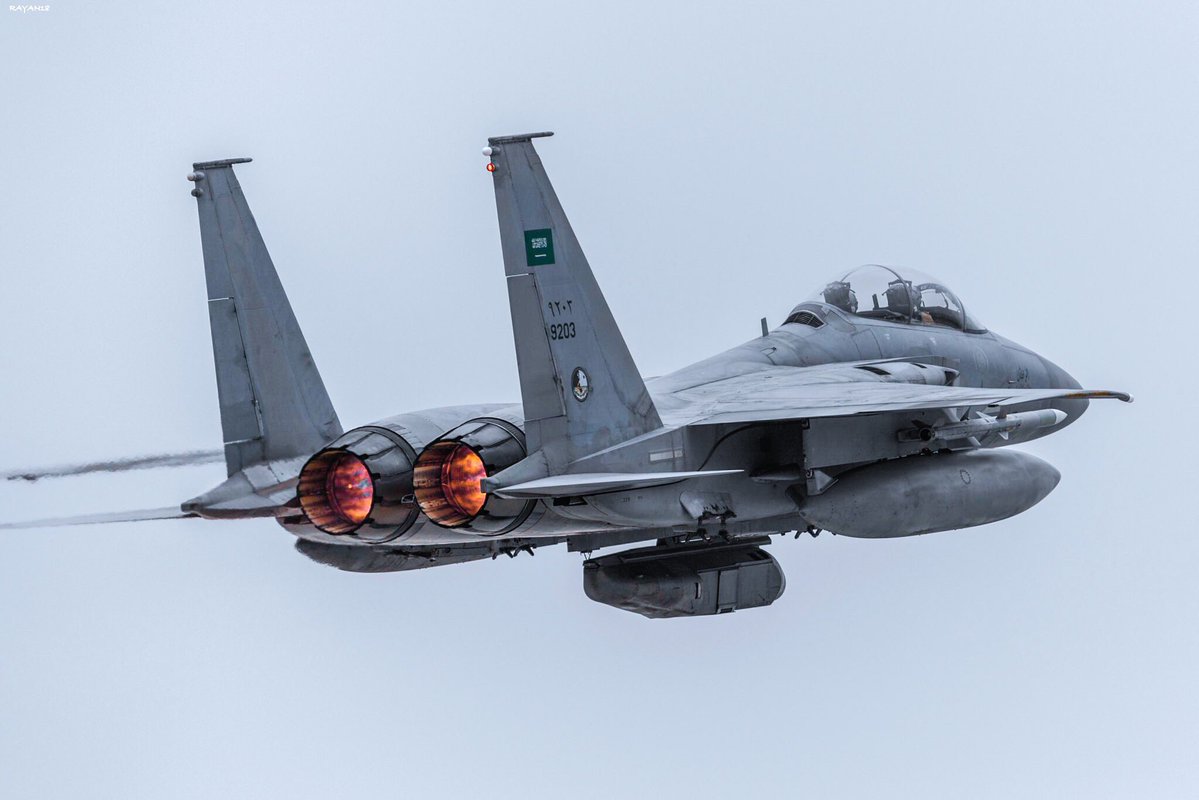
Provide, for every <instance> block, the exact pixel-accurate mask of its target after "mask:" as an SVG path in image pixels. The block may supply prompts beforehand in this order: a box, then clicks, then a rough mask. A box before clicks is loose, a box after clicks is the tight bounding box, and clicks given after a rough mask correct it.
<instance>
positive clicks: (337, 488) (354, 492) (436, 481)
mask: <svg viewBox="0 0 1199 800" xmlns="http://www.w3.org/2000/svg"><path fill="white" fill-rule="evenodd" d="M524 457H525V439H524V433H523V432H522V431H521V430H520V428H518V427H517V426H515V425H513V424H511V423H508V422H505V421H504V420H500V419H493V418H479V419H473V420H470V421H468V422H465V423H463V424H462V425H459V426H458V427H457V428H454V429H453V430H451V431H449V432H448V433H446V434H443V435H442V436H441V437H440V438H438V439H436V440H435V441H433V442H431V443H430V444H429V445H428V446H426V447H425V448H424V449H423V450H422V451H421V453H420V455H419V456H417V454H416V450H415V449H414V448H413V447H412V446H411V445H410V444H409V443H408V442H407V441H406V440H405V439H404V437H403V436H401V435H400V434H399V433H397V432H396V431H393V430H391V429H389V428H385V427H377V426H367V427H363V428H357V429H355V430H352V431H350V432H348V433H346V434H343V435H342V436H341V437H339V438H338V439H336V440H335V441H334V442H333V443H332V444H330V445H329V446H328V447H326V448H325V449H324V450H321V451H320V452H319V453H317V454H316V455H315V456H313V457H312V458H311V459H309V460H308V463H307V464H305V465H304V468H303V469H302V470H301V471H300V478H299V484H298V487H297V496H298V499H299V502H300V509H301V510H302V511H303V512H304V516H305V517H306V518H307V520H308V521H309V522H311V523H312V524H313V525H314V526H315V527H316V528H317V529H318V530H320V531H323V532H324V533H329V534H334V535H353V536H354V537H355V538H357V539H361V540H363V541H367V542H372V543H384V542H390V541H392V540H394V539H396V538H398V537H399V536H401V535H402V534H403V533H405V532H406V531H407V530H408V529H409V528H411V527H412V526H413V524H414V523H415V522H416V520H417V518H418V517H419V515H420V513H421V512H423V513H424V514H425V516H426V517H428V519H429V521H430V522H432V523H434V524H435V525H439V526H441V527H443V528H458V529H461V530H467V531H471V532H474V533H480V534H484V535H494V534H499V533H506V532H508V531H511V530H513V529H514V528H516V527H517V526H518V525H520V524H521V523H522V522H524V521H525V519H527V518H528V516H529V514H530V513H532V511H533V506H534V503H533V502H532V501H524V500H508V499H504V498H500V497H496V496H494V495H490V494H488V493H487V492H484V491H483V490H482V488H481V486H480V482H481V481H482V480H483V478H486V477H488V476H489V475H494V474H496V473H497V472H499V471H500V470H503V469H507V468H508V467H510V466H512V465H513V464H515V463H516V462H517V461H520V460H521V459H522V458H524Z"/></svg>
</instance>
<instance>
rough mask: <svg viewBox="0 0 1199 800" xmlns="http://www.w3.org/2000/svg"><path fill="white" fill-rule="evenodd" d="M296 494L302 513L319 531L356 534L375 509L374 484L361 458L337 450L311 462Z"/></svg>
mask: <svg viewBox="0 0 1199 800" xmlns="http://www.w3.org/2000/svg"><path fill="white" fill-rule="evenodd" d="M296 494H297V496H298V498H299V501H300V510H302V511H303V512H304V516H305V517H307V519H308V521H309V522H311V523H312V524H313V525H315V526H316V527H317V529H318V530H321V531H324V532H325V533H334V534H343V533H353V532H354V531H356V530H358V529H359V528H360V527H362V524H363V523H364V522H366V519H367V517H369V516H370V513H371V508H373V507H374V502H375V481H374V478H372V477H371V473H370V469H368V468H367V466H366V464H365V463H364V462H363V461H362V459H361V458H359V457H358V456H356V455H354V454H353V453H351V452H349V451H348V450H342V449H341V448H337V447H334V448H329V449H328V450H322V451H320V452H319V453H317V454H316V455H315V456H313V457H312V458H310V459H308V463H307V464H305V465H304V468H303V469H302V470H300V479H299V483H298V485H297V486H296Z"/></svg>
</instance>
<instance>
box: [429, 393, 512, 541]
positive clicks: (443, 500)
mask: <svg viewBox="0 0 1199 800" xmlns="http://www.w3.org/2000/svg"><path fill="white" fill-rule="evenodd" d="M524 457H525V435H524V433H523V432H522V431H521V430H520V428H518V427H516V426H515V425H512V424H511V423H508V422H505V421H503V420H500V419H494V418H491V417H481V418H479V419H473V420H470V421H469V422H464V423H463V424H461V425H459V426H458V427H457V428H454V429H453V430H452V431H450V432H449V433H447V434H445V435H444V436H442V437H441V438H440V439H438V440H436V441H434V442H432V443H431V444H430V445H429V446H428V447H426V448H425V449H424V451H422V452H421V454H420V457H419V458H417V459H416V469H415V473H414V478H413V487H414V493H415V495H416V502H417V505H419V506H420V510H421V511H423V512H425V516H426V517H428V518H429V520H430V521H431V522H432V523H434V524H435V525H440V526H441V527H443V528H459V529H461V530H465V531H471V532H474V533H481V534H485V535H495V534H499V533H507V532H509V531H511V530H514V529H515V528H516V527H517V526H519V525H520V524H521V523H522V522H524V521H525V520H526V519H527V518H528V516H529V514H531V513H532V511H533V506H534V501H532V500H510V499H505V498H502V497H497V496H495V495H494V494H488V493H487V492H485V491H483V489H482V488H481V487H480V486H479V483H480V481H482V480H483V479H484V478H486V477H487V476H489V475H494V474H496V473H497V472H499V471H500V470H504V469H507V468H508V467H510V466H512V465H513V464H515V463H516V462H517V461H520V460H521V459H523V458H524Z"/></svg>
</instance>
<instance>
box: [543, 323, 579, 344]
mask: <svg viewBox="0 0 1199 800" xmlns="http://www.w3.org/2000/svg"><path fill="white" fill-rule="evenodd" d="M548 327H549V331H550V340H551V341H555V342H556V341H558V340H560V339H573V338H575V324H574V323H573V322H551V323H550V324H549V326H548Z"/></svg>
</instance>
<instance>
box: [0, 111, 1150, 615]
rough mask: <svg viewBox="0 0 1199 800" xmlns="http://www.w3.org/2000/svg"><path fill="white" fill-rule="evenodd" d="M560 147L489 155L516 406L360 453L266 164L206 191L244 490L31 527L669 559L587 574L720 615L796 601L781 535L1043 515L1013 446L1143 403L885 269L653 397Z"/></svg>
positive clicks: (427, 551)
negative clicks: (580, 225)
mask: <svg viewBox="0 0 1199 800" xmlns="http://www.w3.org/2000/svg"><path fill="white" fill-rule="evenodd" d="M549 135H550V134H549V133H533V134H524V135H520V136H499V137H495V138H493V139H490V140H489V144H488V146H487V147H486V148H485V149H484V150H483V154H484V155H485V156H486V157H487V158H488V162H487V165H486V166H487V170H488V171H489V172H490V173H491V176H492V180H493V183H494V187H495V200H496V210H497V212H498V215H499V227H500V241H501V245H502V248H503V260H504V273H505V275H506V276H507V283H508V301H509V305H510V308H511V315H512V333H513V338H514V340H515V343H516V359H517V368H518V371H519V377H520V391H521V402H520V403H478V404H475V405H465V406H454V407H449V408H431V409H425V410H421V411H413V412H410V413H406V414H400V415H398V416H394V417H390V418H388V419H384V420H380V421H378V422H373V423H370V424H367V425H363V426H361V427H357V428H353V429H352V430H349V431H347V430H345V429H344V428H343V427H342V424H341V422H340V420H339V419H338V417H337V412H336V411H334V409H333V405H332V403H331V402H330V401H329V395H328V394H327V393H326V391H325V386H324V384H323V383H322V381H321V377H320V374H319V373H318V372H317V368H316V364H314V363H313V359H312V355H311V353H310V352H309V350H308V345H307V344H306V343H305V341H304V335H303V333H301V331H300V326H299V324H298V323H297V322H296V318H295V316H294V314H293V313H292V309H291V306H290V304H289V303H288V300H287V296H286V295H285V294H284V291H283V287H282V285H281V284H280V282H279V277H278V275H277V274H276V272H275V267H274V265H273V264H272V262H271V258H270V256H269V255H268V253H267V249H266V245H265V244H264V243H263V240H262V237H261V235H260V234H259V232H258V227H257V225H256V223H255V222H254V217H253V216H252V215H251V213H250V208H249V206H248V205H247V203H246V199H245V196H244V195H243V194H242V190H241V187H240V186H239V184H238V181H237V177H236V176H235V174H234V170H233V167H234V165H235V164H239V163H243V162H246V161H249V159H229V160H224V161H210V162H203V163H197V164H195V165H193V166H194V170H195V171H194V172H192V173H191V174H190V175H188V180H190V181H192V182H193V183H194V184H195V188H193V189H192V195H194V196H195V198H196V204H197V206H198V208H199V213H200V236H201V241H202V243H203V250H204V269H205V273H206V275H207V283H208V309H209V317H210V321H211V326H212V345H213V353H214V356H215V359H216V376H217V391H218V395H219V399H220V409H221V427H222V430H223V433H224V452H223V457H224V461H225V463H226V465H227V467H228V475H229V477H228V479H227V480H225V481H224V482H222V483H221V484H219V485H218V486H216V487H215V488H213V489H212V490H210V491H208V492H205V493H204V494H201V495H199V496H198V497H195V498H193V499H191V500H188V501H186V502H185V503H183V504H182V505H181V506H178V507H172V508H168V509H158V510H153V511H140V512H130V513H118V514H110V515H100V516H93V517H84V518H75V519H68V520H43V521H41V522H40V523H24V524H25V525H29V524H43V525H44V524H66V523H77V522H112V521H132V520H142V519H164V518H178V517H203V518H205V519H218V520H219V519H241V518H245V517H270V518H274V519H275V520H276V521H277V522H278V523H279V524H280V525H282V526H283V527H284V528H285V529H286V530H287V531H289V532H291V533H292V534H294V535H295V536H296V538H297V541H296V547H297V549H298V550H299V551H300V552H301V553H303V554H304V555H306V556H308V557H309V558H311V559H313V560H315V561H318V562H321V563H324V564H328V565H332V566H334V567H337V568H339V569H343V570H349V571H352V572H398V571H402V570H410V569H419V568H423V567H431V566H441V565H445V564H456V563H459V562H463V561H474V560H476V559H486V558H491V559H494V558H496V557H497V556H499V555H501V554H504V555H508V556H516V555H518V554H519V553H521V552H528V553H530V554H531V553H533V552H534V551H535V549H536V548H539V547H545V546H547V545H558V544H563V543H565V544H566V546H567V547H568V548H569V549H570V550H572V551H577V552H582V553H585V554H590V553H591V552H592V551H594V550H598V549H600V548H607V547H613V546H616V545H625V544H631V543H635V542H650V543H652V544H649V545H648V546H642V547H637V548H635V549H630V550H624V551H621V552H617V553H615V554H612V555H605V556H603V557H598V558H588V559H587V560H585V561H584V563H583V587H584V590H585V591H586V593H587V596H588V597H590V598H591V599H593V600H597V601H599V602H601V603H606V604H608V605H611V606H614V607H616V608H621V609H625V610H628V611H634V612H637V613H639V614H642V615H644V616H647V617H681V616H698V615H706V614H719V613H724V612H729V611H734V610H737V609H745V608H753V607H757V606H766V605H770V604H771V603H773V602H774V601H775V600H776V599H778V597H779V596H780V595H781V594H782V593H783V588H784V585H785V581H784V577H783V573H782V571H781V569H780V568H779V565H778V563H777V562H776V561H775V560H774V558H773V557H771V556H770V555H769V554H768V553H766V552H765V551H764V550H763V549H762V545H764V544H767V543H769V541H770V539H769V536H770V535H772V534H779V533H789V532H792V531H794V532H795V533H796V536H798V535H799V534H800V533H801V532H804V531H807V532H809V533H811V534H812V535H813V536H815V535H816V534H818V533H819V532H821V531H830V532H832V533H835V534H840V535H842V536H856V537H864V538H887V537H895V536H912V535H915V534H922V533H933V532H936V531H947V530H953V529H957V528H968V527H972V526H975V525H984V524H986V523H989V522H994V521H996V520H1001V519H1005V518H1007V517H1010V516H1012V515H1014V514H1019V513H1020V512H1022V511H1025V510H1027V509H1028V508H1030V507H1032V506H1033V505H1035V504H1037V503H1038V502H1040V501H1041V500H1043V499H1044V498H1045V496H1046V495H1048V494H1049V493H1050V492H1051V491H1052V490H1053V488H1054V487H1055V486H1056V485H1057V483H1058V479H1059V477H1060V476H1059V473H1058V471H1057V470H1056V469H1054V468H1053V467H1052V466H1050V465H1049V464H1047V463H1046V462H1044V461H1042V460H1041V459H1039V458H1036V457H1034V456H1031V455H1029V454H1027V453H1023V452H1020V451H1018V450H1016V449H1014V448H1010V447H1008V445H1016V444H1021V443H1023V442H1027V441H1030V440H1032V439H1037V438H1039V437H1041V436H1045V435H1047V434H1049V433H1052V432H1054V431H1057V430H1061V429H1062V428H1064V427H1066V426H1067V425H1069V424H1071V423H1072V422H1074V421H1075V420H1076V419H1078V418H1079V417H1080V416H1082V414H1083V412H1084V411H1085V410H1086V409H1087V406H1088V401H1089V400H1091V399H1096V398H1110V397H1114V398H1118V399H1120V400H1124V401H1129V400H1130V399H1131V398H1130V397H1129V396H1128V395H1126V394H1122V393H1119V392H1110V391H1091V390H1084V389H1082V388H1081V387H1080V386H1079V384H1078V382H1076V381H1075V380H1074V378H1072V377H1070V375H1068V374H1067V373H1066V372H1065V371H1064V370H1063V369H1061V368H1060V367H1058V366H1057V365H1056V364H1053V363H1052V362H1050V361H1048V360H1047V359H1045V358H1043V357H1041V356H1039V355H1037V354H1036V353H1034V352H1032V351H1031V350H1029V349H1027V348H1025V347H1021V346H1020V345H1017V344H1015V343H1014V342H1011V341H1009V340H1007V339H1005V338H1003V337H1002V336H999V335H997V334H996V333H994V332H992V331H988V330H987V329H986V328H984V327H983V325H982V324H981V323H980V322H979V320H978V319H976V318H975V317H974V316H972V315H971V314H970V312H969V308H968V307H967V306H964V305H963V304H962V302H961V301H960V300H959V299H958V297H957V296H956V295H955V294H954V293H953V292H952V291H950V289H949V288H948V287H947V286H945V285H944V284H942V283H940V282H938V281H936V280H933V279H932V278H930V277H928V276H927V275H923V274H921V273H918V272H916V271H914V270H908V269H893V268H890V267H883V266H867V267H861V268H859V269H856V270H853V271H852V272H849V273H848V274H845V275H842V276H841V277H839V278H837V279H835V280H833V281H831V282H830V283H828V284H827V285H826V286H824V288H823V289H822V290H821V291H820V292H818V293H817V294H816V295H815V296H813V297H811V298H809V299H808V300H806V301H804V302H803V303H800V304H799V305H798V306H796V307H795V309H794V311H792V312H791V315H790V316H788V317H787V318H786V320H785V321H784V322H783V324H782V325H780V326H779V327H778V328H776V329H774V330H772V331H771V330H767V329H766V324H765V321H763V325H762V328H763V330H762V335H761V336H760V337H759V338H756V339H754V340H752V341H749V342H747V343H745V344H742V345H740V346H738V347H734V348H733V349H731V350H728V351H726V352H724V353H721V354H719V355H715V356H713V357H711V358H708V359H706V360H704V361H700V362H699V363H697V364H692V365H691V366H688V367H684V368H682V369H680V370H679V371H677V372H674V373H671V374H669V375H665V376H663V377H659V378H654V379H651V380H648V381H647V380H645V379H643V378H642V376H641V374H640V373H639V372H638V371H637V367H636V365H635V364H634V363H633V357H632V355H631V354H630V353H629V349H628V347H627V346H626V344H625V341H624V338H623V337H622V336H621V333H620V329H619V328H618V327H617V325H616V320H615V319H613V317H612V313H611V311H610V310H609V309H608V304H607V302H605V300H604V295H603V294H602V293H601V291H600V288H599V285H598V284H597V283H596V280H595V276H594V275H593V274H592V271H591V267H590V266H589V265H588V263H587V258H586V256H585V255H584V254H583V249H582V247H581V246H580V245H579V242H578V240H577V239H576V238H575V234H574V231H573V230H572V229H571V226H570V222H569V221H568V220H567V217H566V214H565V212H564V211H563V210H562V206H561V205H560V204H559V202H558V197H557V195H556V194H555V192H554V188H553V186H552V185H551V184H550V180H549V178H548V177H547V175H546V172H545V169H544V167H543V166H542V163H541V158H540V157H539V156H538V154H537V152H536V150H535V149H534V147H533V140H534V139H535V138H538V137H542V136H549ZM204 457H205V454H203V453H200V454H194V455H191V456H189V455H184V456H182V457H175V456H165V457H149V458H145V459H136V460H131V461H129V462H125V463H124V465H123V466H127V467H144V466H158V465H163V464H164V463H165V464H171V463H177V462H179V461H185V462H186V461H188V460H203V459H204ZM119 466H121V465H118V467H119ZM105 468H109V469H111V468H114V467H113V466H112V465H107V466H106V467H105ZM88 469H90V467H88V466H86V465H85V466H83V467H80V468H73V469H72V468H68V469H60V470H49V471H43V472H37V471H35V472H29V473H19V474H14V475H10V476H8V477H12V478H37V477H43V476H47V475H52V474H64V473H78V472H83V471H87V470H88ZM20 525H21V524H16V525H13V524H10V525H8V526H6V527H18V526H20Z"/></svg>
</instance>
